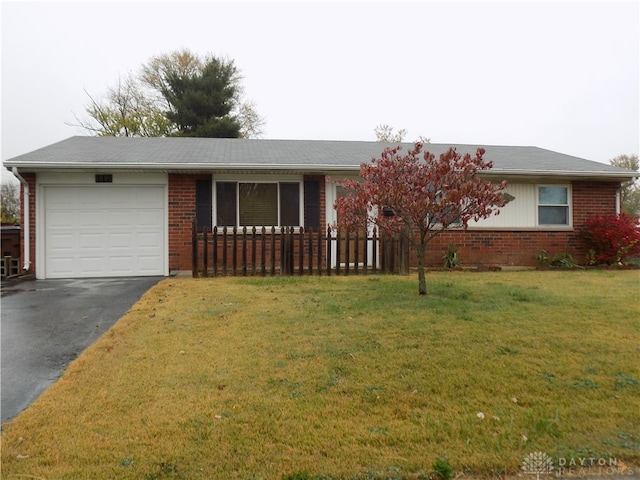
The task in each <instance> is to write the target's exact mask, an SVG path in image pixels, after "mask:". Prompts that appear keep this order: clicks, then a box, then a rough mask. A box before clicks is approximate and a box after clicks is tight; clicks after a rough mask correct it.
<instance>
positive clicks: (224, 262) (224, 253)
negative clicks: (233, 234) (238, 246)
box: [222, 226, 227, 277]
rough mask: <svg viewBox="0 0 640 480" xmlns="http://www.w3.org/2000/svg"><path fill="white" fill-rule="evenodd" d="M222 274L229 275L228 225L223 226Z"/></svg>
mask: <svg viewBox="0 0 640 480" xmlns="http://www.w3.org/2000/svg"><path fill="white" fill-rule="evenodd" d="M222 274H223V275H224V276H225V277H226V276H227V227H226V226H225V227H222Z"/></svg>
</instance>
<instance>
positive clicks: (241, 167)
mask: <svg viewBox="0 0 640 480" xmlns="http://www.w3.org/2000/svg"><path fill="white" fill-rule="evenodd" d="M5 167H7V168H12V167H18V168H19V169H20V170H21V171H22V172H27V173H28V172H38V171H76V172H95V171H117V172H131V173H143V172H149V171H152V172H158V173H160V172H164V173H193V172H212V173H213V172H238V171H252V172H275V171H279V172H284V171H288V172H291V171H295V172H301V173H309V172H313V173H326V174H333V173H355V174H357V173H358V172H359V170H360V165H320V164H290V163H286V164H284V163H281V164H261V163H260V164H256V163H251V164H248V163H224V164H221V163H217V164H216V163H170V164H166V163H165V164H160V163H158V164H149V163H144V164H142V163H138V164H132V163H91V164H86V163H84V164H79V163H72V162H56V163H52V162H37V163H36V162H24V163H19V162H16V163H13V162H5ZM481 175H483V176H487V177H493V178H496V177H500V178H507V179H508V178H518V177H521V178H562V179H565V180H570V179H581V180H607V181H619V182H626V181H630V180H635V179H637V178H639V176H640V174H635V175H634V173H633V172H630V173H629V175H621V174H620V172H607V171H571V170H533V169H528V170H516V169H495V168H494V169H492V170H489V171H485V172H481Z"/></svg>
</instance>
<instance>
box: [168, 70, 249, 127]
mask: <svg viewBox="0 0 640 480" xmlns="http://www.w3.org/2000/svg"><path fill="white" fill-rule="evenodd" d="M238 78H239V76H238V71H237V69H236V67H235V65H234V63H233V61H226V60H220V59H217V58H210V59H208V60H207V61H206V62H205V63H204V66H203V67H202V68H201V69H200V70H199V71H197V72H195V73H193V74H185V73H182V72H169V73H168V74H167V75H166V77H165V78H163V86H162V90H161V93H162V96H163V97H164V99H165V100H166V102H167V104H168V105H169V107H170V108H169V110H168V111H167V112H166V116H167V118H169V120H171V121H172V122H173V123H175V125H176V126H177V129H178V132H177V135H179V136H185V137H217V138H220V137H223V138H237V137H239V136H240V123H239V122H238V121H237V119H236V118H235V116H234V115H232V114H231V110H232V109H233V108H234V106H235V104H236V99H237V97H238V90H239V87H238V82H239V80H238Z"/></svg>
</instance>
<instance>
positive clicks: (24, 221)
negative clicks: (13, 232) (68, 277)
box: [11, 167, 31, 271]
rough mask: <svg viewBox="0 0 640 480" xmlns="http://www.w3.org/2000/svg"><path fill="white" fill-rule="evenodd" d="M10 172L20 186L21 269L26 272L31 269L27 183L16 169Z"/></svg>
mask: <svg viewBox="0 0 640 480" xmlns="http://www.w3.org/2000/svg"><path fill="white" fill-rule="evenodd" d="M11 171H12V173H13V175H14V177H16V178H17V179H18V180H19V181H20V183H21V184H22V192H23V200H22V207H23V212H24V218H23V219H22V228H23V229H24V234H23V238H24V262H23V265H22V269H23V270H25V271H27V270H29V267H31V242H30V241H29V240H30V238H31V236H30V235H29V183H28V182H27V181H26V180H25V179H24V178H22V176H21V175H20V174H19V173H18V167H13V168H12V169H11Z"/></svg>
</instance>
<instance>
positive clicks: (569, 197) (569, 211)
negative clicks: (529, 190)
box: [535, 183, 573, 229]
mask: <svg viewBox="0 0 640 480" xmlns="http://www.w3.org/2000/svg"><path fill="white" fill-rule="evenodd" d="M541 188H564V189H566V190H567V203H566V204H560V203H558V204H547V203H543V204H541V203H540V189H541ZM540 207H566V209H567V223H565V224H559V223H558V224H556V223H540V218H539V217H540ZM535 208H536V211H535V214H536V226H537V227H538V228H544V229H569V228H573V194H572V191H571V184H565V183H563V184H559V183H549V184H538V185H536V190H535Z"/></svg>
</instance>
